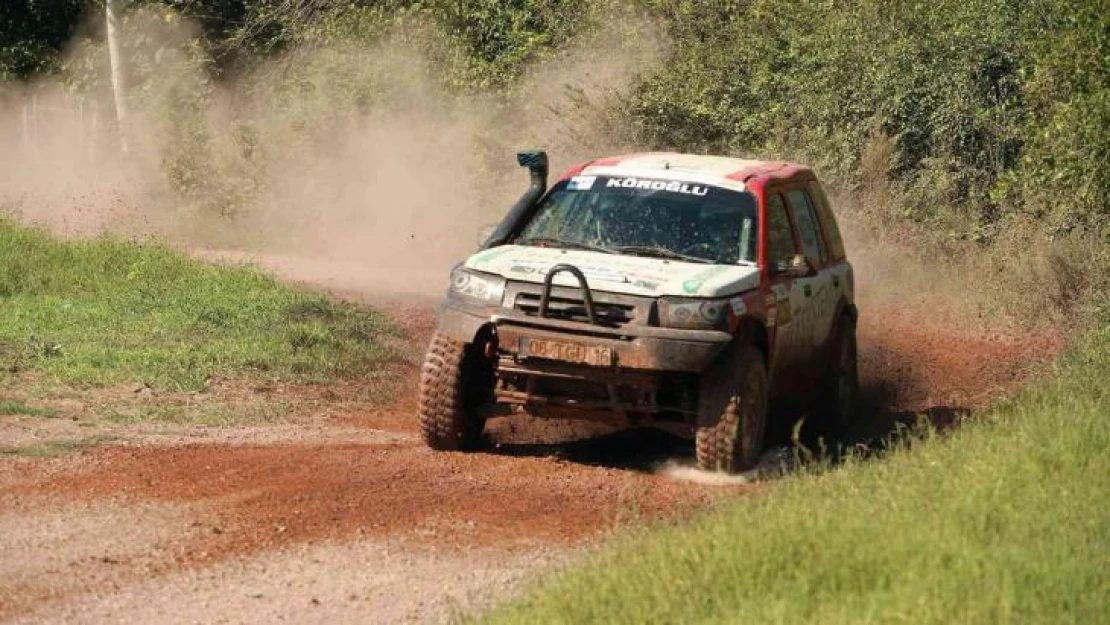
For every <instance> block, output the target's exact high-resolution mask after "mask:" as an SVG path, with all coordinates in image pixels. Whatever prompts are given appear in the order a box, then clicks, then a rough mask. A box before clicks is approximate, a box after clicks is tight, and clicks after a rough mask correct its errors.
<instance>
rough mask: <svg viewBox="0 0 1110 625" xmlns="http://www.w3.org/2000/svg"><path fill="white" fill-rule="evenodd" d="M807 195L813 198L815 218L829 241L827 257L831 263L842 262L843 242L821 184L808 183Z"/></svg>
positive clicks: (843, 256) (815, 182) (843, 254)
mask: <svg viewBox="0 0 1110 625" xmlns="http://www.w3.org/2000/svg"><path fill="white" fill-rule="evenodd" d="M809 194H810V195H811V196H812V197H813V203H814V204H815V205H816V207H817V216H818V217H820V218H821V224H822V225H823V226H824V229H825V238H827V239H828V240H829V256H830V257H831V258H832V260H833V261H838V260H844V258H845V256H846V254H845V252H844V240H843V239H841V238H840V228H839V227H837V225H836V217H835V216H834V215H833V212H832V206H830V205H829V198H828V196H827V195H825V190H824V189H823V188H822V187H821V183H819V182H817V181H816V180H814V181H812V182H810V183H809Z"/></svg>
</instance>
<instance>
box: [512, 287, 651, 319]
mask: <svg viewBox="0 0 1110 625" xmlns="http://www.w3.org/2000/svg"><path fill="white" fill-rule="evenodd" d="M514 307H515V308H516V310H518V311H520V312H522V313H524V314H525V315H528V316H529V317H537V316H539V313H540V295H539V294H538V293H520V294H519V295H517V297H516V302H515V305H514ZM594 311H595V312H597V322H598V324H599V325H603V326H607V327H611V328H619V327H621V326H623V325H625V324H627V323H629V322H630V321H632V320H633V319H634V318H635V316H636V313H635V311H636V307H635V306H633V305H631V304H617V303H613V302H599V301H597V300H594ZM547 316H548V318H550V319H562V320H566V321H580V322H588V321H589V320H590V318H589V315H588V314H587V313H586V302H585V301H584V300H582V299H581V298H573V297H556V296H554V295H552V296H551V297H550V298H549V299H548V301H547Z"/></svg>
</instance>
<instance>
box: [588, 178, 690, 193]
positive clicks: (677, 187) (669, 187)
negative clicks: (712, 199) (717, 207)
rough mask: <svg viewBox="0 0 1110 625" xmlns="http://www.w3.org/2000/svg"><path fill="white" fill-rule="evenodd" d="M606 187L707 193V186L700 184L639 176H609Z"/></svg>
mask: <svg viewBox="0 0 1110 625" xmlns="http://www.w3.org/2000/svg"><path fill="white" fill-rule="evenodd" d="M605 188H606V189H612V188H618V189H641V190H644V191H669V192H671V193H685V194H686V195H698V196H702V195H709V187H707V186H704V185H700V184H689V183H686V182H677V181H669V182H668V181H666V180H643V179H641V178H631V177H629V178H610V179H609V180H607V181H606V182H605Z"/></svg>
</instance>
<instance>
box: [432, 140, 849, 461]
mask: <svg viewBox="0 0 1110 625" xmlns="http://www.w3.org/2000/svg"><path fill="white" fill-rule="evenodd" d="M517 160H518V162H519V163H520V165H522V166H524V167H527V168H528V169H529V170H530V172H531V186H530V187H529V188H528V190H527V192H526V193H525V194H524V195H523V196H522V197H521V198H520V200H518V201H517V203H516V204H515V205H514V206H513V207H512V209H511V210H510V211H509V213H508V215H507V216H506V217H505V218H504V220H503V221H502V222H501V223H500V225H499V226H497V227H496V229H495V230H494V231H493V232H492V234H491V235H490V236H489V238H488V239H487V240H486V241H485V243H484V244H483V245H482V246H481V249H480V250H479V251H478V252H477V253H475V254H474V255H473V256H471V257H470V258H468V259H466V261H465V262H464V263H462V264H460V265H458V266H457V267H455V269H454V270H453V271H452V274H451V285H450V287H449V289H448V292H447V297H446V300H445V301H444V302H443V304H442V307H441V309H440V318H439V324H438V328H437V330H436V332H435V335H434V337H433V338H432V341H431V345H430V346H429V348H428V353H427V356H426V360H425V362H424V366H423V370H422V375H421V381H420V407H419V413H420V414H419V417H420V430H421V434H422V436H423V438H424V440H425V441H426V442H427V444H428V445H430V446H431V447H433V448H435V449H443V450H458V449H469V448H473V447H474V446H475V445H477V444H478V443H479V442H480V439H481V435H482V430H483V427H484V424H485V420H486V418H487V417H491V416H495V415H505V414H511V413H513V412H517V411H524V412H527V413H529V414H531V415H533V416H537V417H540V418H560V419H562V418H566V419H604V420H610V421H616V422H619V423H622V424H628V425H652V426H656V427H661V428H663V429H666V430H669V431H671V432H675V433H679V434H685V435H687V436H692V437H694V438H696V441H697V442H696V448H697V461H698V464H699V466H700V467H702V468H704V469H708V470H716V471H727V472H732V471H738V470H743V469H746V468H749V467H751V466H753V465H754V464H755V463H756V462H757V460H758V457H759V454H760V452H761V450H762V447H763V443H764V436H765V432H766V429H767V414H768V405H769V402H770V401H771V399H772V398H775V397H779V396H784V395H790V396H793V397H794V398H798V397H804V398H807V399H811V400H812V401H811V402H810V403H809V405H810V406H812V407H814V408H815V411H814V412H815V414H820V415H822V418H823V419H826V420H827V422H828V423H830V424H843V422H844V421H845V420H846V419H848V418H849V417H850V416H851V414H852V411H853V407H854V404H855V401H856V397H857V394H858V381H857V373H856V338H855V328H856V315H857V313H856V307H855V305H854V301H853V299H854V298H853V276H852V266H851V265H850V264H849V263H848V259H847V257H846V256H845V252H844V245H843V243H842V242H841V238H840V233H839V231H838V229H837V225H836V221H835V220H834V218H833V214H832V211H831V210H830V208H829V202H828V199H827V198H826V196H825V192H824V191H823V190H822V188H821V184H820V183H819V182H818V180H817V178H816V176H815V175H814V174H813V172H812V171H811V170H810V169H809V168H807V167H804V166H801V165H796V164H792V163H785V162H764V161H750V160H741V159H735V158H725V157H717V156H697V155H690V154H675V153H646V154H633V155H627V156H617V157H612V158H602V159H598V160H594V161H590V162H588V163H585V164H583V165H579V166H577V167H574V168H573V169H571V170H570V171H569V172H567V173H566V174H565V175H563V177H562V178H560V179H559V180H558V182H556V183H555V184H554V185H553V186H552V187H551V188H550V189H547V173H548V165H547V155H546V154H545V153H544V152H540V151H533V152H522V153H520V154H518V155H517Z"/></svg>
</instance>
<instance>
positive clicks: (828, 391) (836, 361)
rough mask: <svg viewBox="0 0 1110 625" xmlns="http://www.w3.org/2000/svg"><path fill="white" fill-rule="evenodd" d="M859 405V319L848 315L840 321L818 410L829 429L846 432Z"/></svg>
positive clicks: (837, 433) (835, 433)
mask: <svg viewBox="0 0 1110 625" xmlns="http://www.w3.org/2000/svg"><path fill="white" fill-rule="evenodd" d="M858 409H859V365H858V363H857V347H856V322H855V321H854V320H853V319H852V318H851V317H849V316H847V315H844V316H843V317H841V318H840V322H839V323H838V324H837V329H836V335H835V338H834V340H833V344H832V347H831V350H830V352H829V365H828V374H827V376H826V377H825V382H824V384H823V386H822V390H821V394H820V396H819V397H818V405H817V412H818V414H820V415H821V419H822V422H823V423H822V424H823V425H824V430H825V433H826V434H828V435H830V436H834V437H841V436H843V435H844V434H845V433H846V432H847V430H848V428H849V426H850V425H851V423H852V421H853V420H854V418H855V416H856V411H857V410H858Z"/></svg>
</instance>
